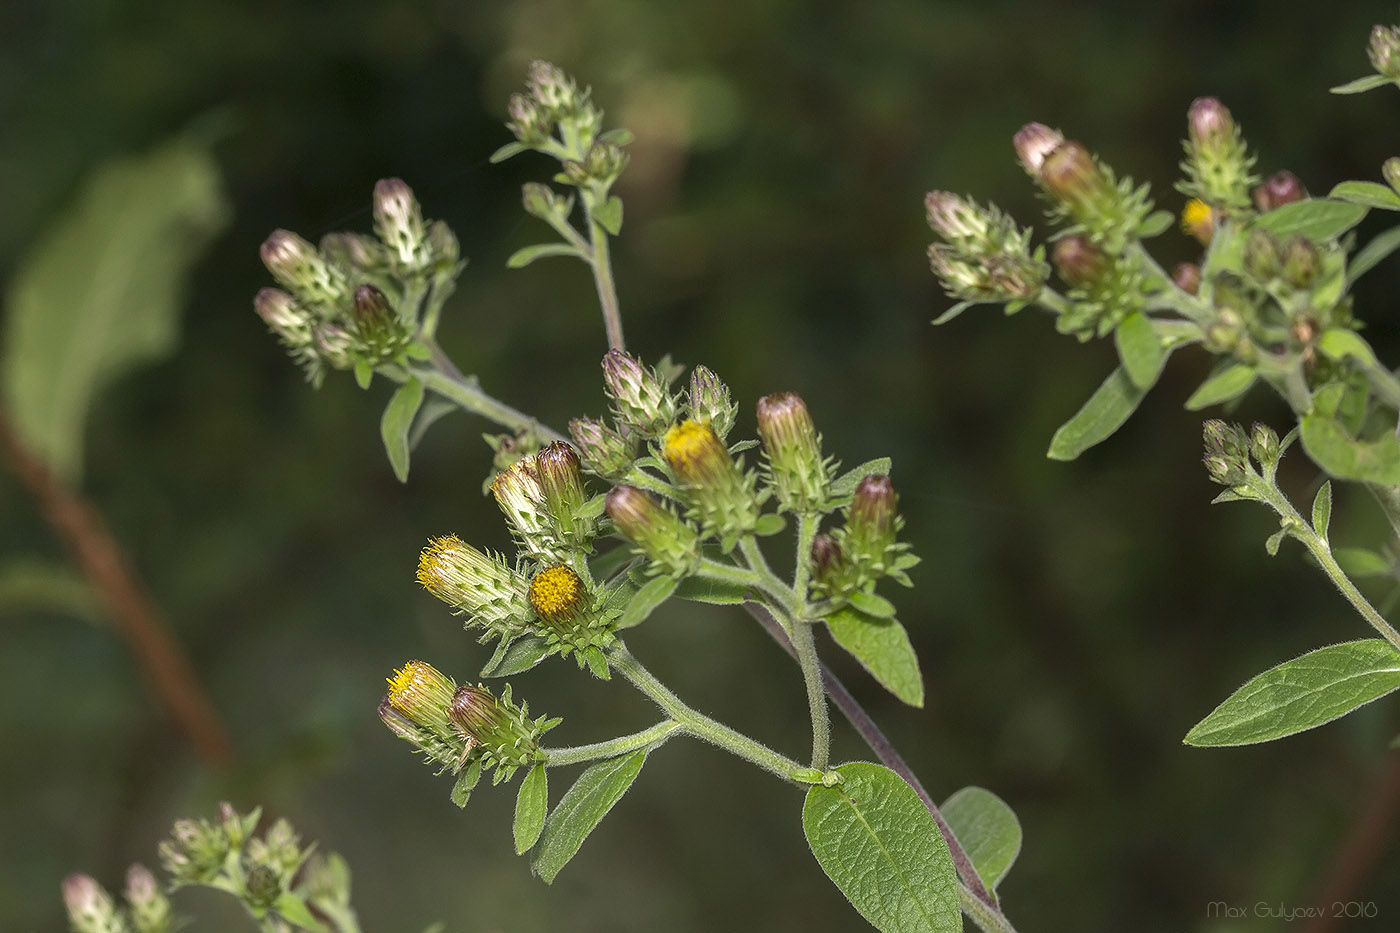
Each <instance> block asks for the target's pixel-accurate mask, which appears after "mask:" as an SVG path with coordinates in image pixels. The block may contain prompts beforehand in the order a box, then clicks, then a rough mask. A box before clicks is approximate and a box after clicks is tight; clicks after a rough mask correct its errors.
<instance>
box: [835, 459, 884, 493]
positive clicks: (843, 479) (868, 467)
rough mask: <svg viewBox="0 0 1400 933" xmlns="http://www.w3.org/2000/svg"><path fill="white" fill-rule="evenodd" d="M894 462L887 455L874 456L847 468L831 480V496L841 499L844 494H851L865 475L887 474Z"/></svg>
mask: <svg viewBox="0 0 1400 933" xmlns="http://www.w3.org/2000/svg"><path fill="white" fill-rule="evenodd" d="M893 465H894V464H893V463H892V461H891V460H890V458H889V457H876V458H875V459H874V460H867V461H865V462H864V463H862V464H861V465H860V466H858V467H856V468H855V469H852V470H847V471H846V472H845V473H842V474H841V475H840V476H838V477H836V479H834V480H832V481H831V498H833V499H841V498H843V497H845V496H853V495H855V492H856V487H857V486H859V485H860V481H861V480H863V479H865V478H866V477H867V476H889V475H890V469H891V467H892V466H893Z"/></svg>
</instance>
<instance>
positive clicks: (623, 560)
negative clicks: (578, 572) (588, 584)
mask: <svg viewBox="0 0 1400 933" xmlns="http://www.w3.org/2000/svg"><path fill="white" fill-rule="evenodd" d="M636 556H637V553H636V551H634V550H632V547H631V545H627V544H621V545H618V546H617V547H615V548H613V549H612V550H611V551H608V552H606V553H604V554H599V555H598V556H597V557H595V558H593V559H592V560H591V561H589V562H588V571H589V573H591V574H593V579H595V580H600V581H601V580H609V579H611V578H612V577H613V575H614V574H616V573H617V572H618V571H619V570H621V569H622V568H623V567H625V566H627V565H628V564H629V563H631V562H632V560H633V559H634V558H635V557H636Z"/></svg>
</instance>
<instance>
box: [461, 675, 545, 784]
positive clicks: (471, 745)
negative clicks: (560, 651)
mask: <svg viewBox="0 0 1400 933" xmlns="http://www.w3.org/2000/svg"><path fill="white" fill-rule="evenodd" d="M451 717H452V725H453V727H454V728H455V729H456V731H457V735H458V736H459V737H460V738H462V739H464V740H465V741H466V749H465V751H464V752H463V754H462V757H461V760H460V762H459V763H458V767H459V768H460V766H461V764H464V763H465V762H466V760H467V759H468V758H469V757H471V756H472V755H474V754H479V755H481V756H482V764H483V765H485V766H488V767H491V766H494V767H496V768H497V769H498V770H497V772H496V780H497V781H501V780H505V779H507V778H509V777H510V775H511V774H512V773H513V772H514V771H515V769H516V768H519V767H521V766H523V765H527V764H530V763H531V762H534V761H537V760H539V758H540V757H541V756H540V746H539V742H538V739H539V736H540V734H541V733H543V732H545V731H546V730H548V729H550V728H552V727H553V726H554V725H555V724H557V723H558V722H559V720H557V719H555V720H552V721H550V722H542V721H538V720H537V721H536V722H531V721H530V719H529V718H528V711H527V707H526V704H523V703H522V704H520V705H519V706H517V705H516V704H514V703H512V702H511V699H510V687H509V686H507V687H506V688H505V689H504V690H502V691H501V695H500V696H499V697H497V696H494V695H493V694H492V693H491V691H490V690H488V689H487V688H486V687H484V686H481V685H480V684H478V685H477V686H475V687H473V686H472V685H470V684H463V685H462V686H460V687H458V688H457V693H456V695H454V696H453V698H452V711H451Z"/></svg>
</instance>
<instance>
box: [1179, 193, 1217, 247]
mask: <svg viewBox="0 0 1400 933" xmlns="http://www.w3.org/2000/svg"><path fill="white" fill-rule="evenodd" d="M1213 226H1214V218H1213V217H1212V214H1211V209H1210V205H1209V204H1207V203H1206V202H1205V201H1202V200H1201V199H1200V198H1192V199H1191V200H1189V201H1187V202H1186V206H1185V207H1183V208H1182V209H1181V229H1182V232H1184V233H1188V234H1190V235H1191V236H1193V237H1195V238H1196V239H1198V240H1200V241H1201V242H1202V243H1205V242H1207V241H1209V240H1210V235H1211V230H1212V227H1213Z"/></svg>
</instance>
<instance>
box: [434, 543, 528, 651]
mask: <svg viewBox="0 0 1400 933" xmlns="http://www.w3.org/2000/svg"><path fill="white" fill-rule="evenodd" d="M418 582H419V584H420V585H422V587H423V588H424V589H425V590H427V591H428V592H429V593H432V594H433V595H434V596H436V597H437V598H438V599H440V600H442V601H443V602H445V603H447V604H448V605H449V606H451V607H452V608H454V609H457V610H459V611H461V612H463V613H465V614H466V615H467V626H468V627H471V626H480V627H482V628H484V629H486V632H487V634H488V635H493V634H494V635H503V636H504V635H510V634H513V633H515V632H518V631H519V630H520V626H521V624H522V623H521V620H522V619H525V618H526V617H528V616H529V614H530V605H529V603H528V601H527V600H526V598H525V591H526V589H527V588H528V587H529V580H528V579H527V578H525V577H524V576H522V575H521V574H519V573H516V572H515V571H514V570H512V569H511V568H510V567H509V566H507V565H506V563H505V561H503V560H501V559H500V558H499V557H493V556H491V555H490V554H486V553H484V552H482V551H479V550H477V549H476V548H474V547H472V546H471V545H470V544H467V543H466V542H465V541H463V540H462V539H461V538H459V537H457V536H456V535H444V536H442V537H440V538H433V539H432V540H431V541H430V542H429V543H428V546H427V547H425V548H424V549H423V551H422V553H421V554H420V555H419V556H418Z"/></svg>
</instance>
